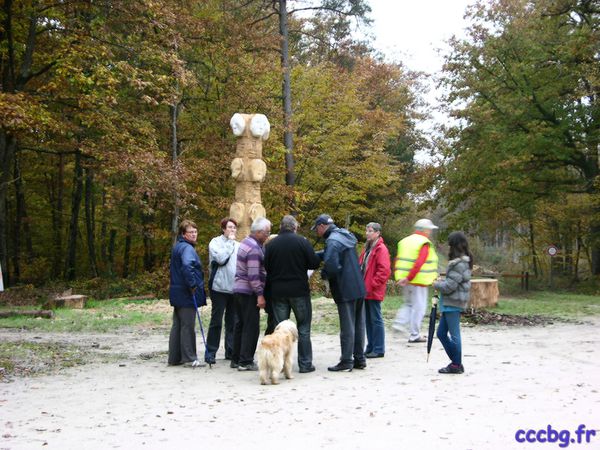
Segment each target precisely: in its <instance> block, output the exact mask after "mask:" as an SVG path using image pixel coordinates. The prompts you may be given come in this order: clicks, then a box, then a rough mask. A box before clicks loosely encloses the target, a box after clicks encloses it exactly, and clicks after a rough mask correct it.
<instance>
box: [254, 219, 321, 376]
mask: <svg viewBox="0 0 600 450" xmlns="http://www.w3.org/2000/svg"><path fill="white" fill-rule="evenodd" d="M297 229H298V222H297V221H296V219H295V218H294V217H293V216H284V217H283V219H282V220H281V228H280V231H279V235H278V236H277V237H276V238H274V239H273V240H272V241H270V242H269V243H268V245H266V247H265V269H266V271H267V282H266V289H265V291H266V294H267V296H268V297H269V299H270V301H271V304H272V307H273V315H274V316H275V324H278V323H279V322H282V321H284V320H286V319H289V318H290V311H294V316H295V317H296V322H297V326H298V367H299V368H300V373H308V372H313V371H314V370H315V366H313V364H312V344H311V342H310V323H311V320H312V305H311V301H310V287H309V285H308V274H307V272H308V270H310V269H313V270H314V269H317V268H318V267H319V264H321V259H320V258H319V257H318V256H317V255H316V253H315V251H314V249H313V247H312V245H310V242H308V240H307V239H306V238H305V237H303V236H300V235H298V234H296V231H297Z"/></svg>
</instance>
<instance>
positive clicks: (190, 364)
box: [183, 359, 206, 369]
mask: <svg viewBox="0 0 600 450" xmlns="http://www.w3.org/2000/svg"><path fill="white" fill-rule="evenodd" d="M183 365H184V366H185V367H191V368H192V369H195V368H196V367H205V366H206V364H204V363H203V362H200V361H198V360H197V359H195V360H193V361H190V362H186V363H184V364H183Z"/></svg>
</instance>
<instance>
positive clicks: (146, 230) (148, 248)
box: [142, 195, 154, 272]
mask: <svg viewBox="0 0 600 450" xmlns="http://www.w3.org/2000/svg"><path fill="white" fill-rule="evenodd" d="M145 197H146V198H145V200H146V201H150V200H149V199H148V196H147V195H146V196H145ZM153 219H154V215H153V214H151V213H148V212H145V211H143V212H142V234H143V243H144V270H145V271H147V272H149V271H151V270H152V268H153V267H154V250H153V248H152V242H153V236H152V234H153V233H152V228H151V225H152V223H153Z"/></svg>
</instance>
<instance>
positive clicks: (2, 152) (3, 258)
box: [0, 129, 17, 288]
mask: <svg viewBox="0 0 600 450" xmlns="http://www.w3.org/2000/svg"><path fill="white" fill-rule="evenodd" d="M16 145H17V141H16V138H15V137H13V136H11V135H9V134H8V133H6V131H4V130H3V129H0V163H1V164H0V266H2V276H3V280H4V287H5V288H6V287H9V286H11V279H10V268H9V266H8V210H7V204H8V186H9V185H10V182H11V174H12V170H11V169H12V167H13V158H14V155H15V148H16Z"/></svg>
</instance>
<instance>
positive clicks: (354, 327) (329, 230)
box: [311, 214, 367, 372]
mask: <svg viewBox="0 0 600 450" xmlns="http://www.w3.org/2000/svg"><path fill="white" fill-rule="evenodd" d="M311 229H312V230H314V231H315V232H316V233H317V235H318V236H319V237H323V238H325V250H324V251H323V252H318V253H317V254H318V255H319V256H321V257H322V258H323V263H324V264H323V265H324V267H323V270H322V275H323V278H324V279H326V280H328V282H329V287H330V288H331V293H332V295H333V300H334V301H335V304H336V306H337V309H338V315H339V319H340V345H341V351H342V354H341V358H340V361H339V363H338V364H336V365H335V366H331V367H328V368H327V370H329V371H331V372H350V371H352V369H353V368H354V369H365V368H366V367H367V362H366V359H365V293H366V292H365V283H364V281H363V276H362V273H361V271H360V266H359V265H358V256H357V254H356V244H357V240H356V238H355V237H354V235H353V234H352V233H350V232H349V231H348V230H346V229H345V228H338V227H337V226H336V225H335V223H334V222H333V219H332V218H331V217H330V216H328V215H327V214H321V215H320V216H319V217H317V219H316V220H315V224H314V225H313V226H312V228H311Z"/></svg>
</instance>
